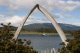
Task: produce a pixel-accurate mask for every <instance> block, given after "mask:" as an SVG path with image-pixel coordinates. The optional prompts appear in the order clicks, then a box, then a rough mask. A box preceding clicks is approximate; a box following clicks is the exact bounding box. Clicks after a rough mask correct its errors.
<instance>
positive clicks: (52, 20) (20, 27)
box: [12, 4, 68, 45]
mask: <svg viewBox="0 0 80 53" xmlns="http://www.w3.org/2000/svg"><path fill="white" fill-rule="evenodd" d="M36 8H37V9H38V10H39V11H41V12H42V13H43V14H44V15H45V16H46V17H47V18H48V19H49V20H50V21H51V23H52V24H53V26H54V27H55V29H56V31H57V32H58V34H59V35H60V38H61V40H62V42H64V44H65V45H67V43H68V42H66V40H67V39H66V36H65V34H64V32H63V30H62V29H61V27H60V26H59V24H58V23H57V22H56V20H55V19H54V18H53V16H52V15H51V14H50V13H49V12H48V11H47V10H46V9H45V8H43V7H42V6H40V5H39V4H36V5H35V6H34V7H33V8H32V10H31V11H30V12H29V14H28V16H27V17H26V18H24V20H23V22H22V23H21V25H20V26H19V27H18V29H17V31H16V32H15V34H14V37H13V38H12V39H14V40H16V39H17V38H18V35H19V33H20V31H21V29H22V27H23V25H24V23H25V22H26V20H27V19H28V18H29V16H30V15H31V14H32V12H33V11H34V10H35V9H36Z"/></svg>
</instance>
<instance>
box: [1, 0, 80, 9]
mask: <svg viewBox="0 0 80 53" xmlns="http://www.w3.org/2000/svg"><path fill="white" fill-rule="evenodd" d="M37 3H38V4H40V5H42V6H45V7H46V8H54V7H57V8H61V9H64V10H73V9H75V8H77V7H78V6H80V2H79V1H63V0H23V1H22V0H0V5H5V6H7V7H9V8H11V9H20V8H25V9H30V8H32V7H33V6H34V5H35V4H37Z"/></svg>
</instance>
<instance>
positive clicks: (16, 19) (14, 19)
mask: <svg viewBox="0 0 80 53" xmlns="http://www.w3.org/2000/svg"><path fill="white" fill-rule="evenodd" d="M24 18H25V16H10V17H4V15H0V23H4V24H5V25H6V24H7V23H9V22H10V23H11V25H13V26H20V24H21V23H22V22H23V20H24ZM48 22H49V21H47V19H44V18H43V19H38V18H37V17H35V16H30V17H29V18H28V20H27V21H26V23H25V25H28V24H32V23H48Z"/></svg>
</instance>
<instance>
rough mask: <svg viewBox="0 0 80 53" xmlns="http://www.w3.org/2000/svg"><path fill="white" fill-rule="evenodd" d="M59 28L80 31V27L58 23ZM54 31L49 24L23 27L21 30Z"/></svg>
mask: <svg viewBox="0 0 80 53" xmlns="http://www.w3.org/2000/svg"><path fill="white" fill-rule="evenodd" d="M59 25H60V26H61V28H62V29H63V30H69V31H72V30H80V26H75V25H70V24H63V23H59ZM42 28H43V29H55V28H54V26H53V25H52V24H51V23H34V24H29V25H25V26H23V29H30V30H36V29H42Z"/></svg>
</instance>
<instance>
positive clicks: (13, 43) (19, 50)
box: [0, 23, 38, 53]
mask: <svg viewBox="0 0 80 53" xmlns="http://www.w3.org/2000/svg"><path fill="white" fill-rule="evenodd" d="M1 25H2V26H3V27H2V28H1V29H0V53H38V52H37V51H35V50H33V47H32V46H30V44H31V41H30V40H24V41H22V40H21V39H17V40H12V37H13V36H14V35H13V33H11V26H10V23H8V25H4V24H1Z"/></svg>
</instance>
